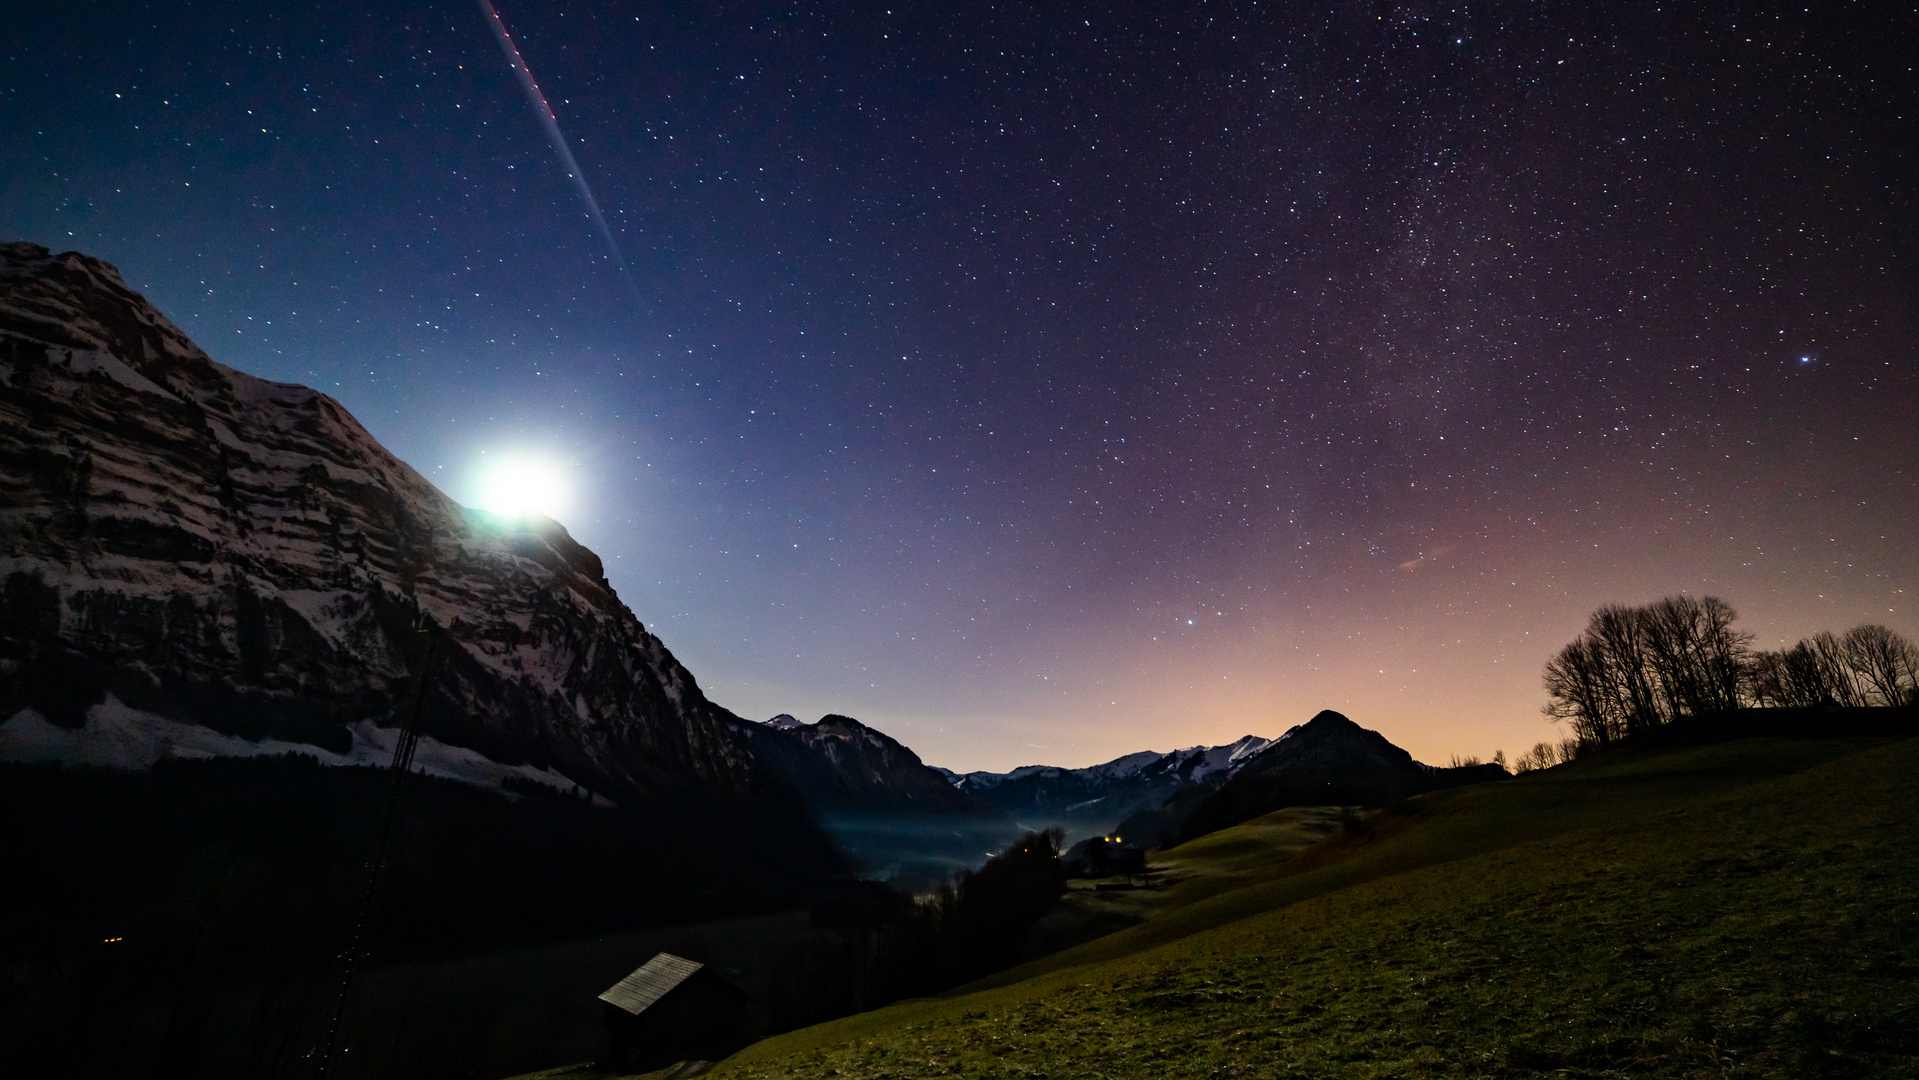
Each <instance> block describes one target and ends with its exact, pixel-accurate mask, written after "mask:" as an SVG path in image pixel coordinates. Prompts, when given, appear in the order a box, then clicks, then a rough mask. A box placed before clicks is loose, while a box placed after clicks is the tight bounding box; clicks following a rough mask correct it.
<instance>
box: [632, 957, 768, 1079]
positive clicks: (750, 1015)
mask: <svg viewBox="0 0 1919 1080" xmlns="http://www.w3.org/2000/svg"><path fill="white" fill-rule="evenodd" d="M600 1000H601V1001H603V1002H605V1003H606V1017H605V1019H606V1027H607V1032H608V1036H609V1038H608V1047H607V1061H606V1063H605V1064H606V1065H607V1066H608V1067H609V1068H611V1069H613V1070H615V1071H620V1070H624V1069H632V1068H638V1069H642V1070H645V1069H656V1068H659V1067H661V1066H663V1065H669V1064H672V1063H673V1062H675V1061H686V1060H704V1061H718V1060H719V1059H721V1058H723V1057H725V1056H726V1055H728V1054H730V1053H732V1052H733V1051H735V1050H738V1049H739V1048H740V1047H742V1046H745V1045H746V1044H747V1043H750V1042H752V1041H753V1040H754V1039H755V1038H757V1037H758V1036H759V1031H758V1027H759V1024H758V1021H757V1017H756V1015H755V1009H754V1003H753V999H752V998H751V997H750V996H749V995H748V994H747V993H746V991H744V990H741V989H740V988H739V987H737V986H734V985H733V984H732V983H731V982H728V981H727V980H726V978H725V977H724V976H722V975H720V973H719V972H717V971H714V970H713V969H712V968H709V967H707V966H706V965H705V964H701V963H698V962H696V961H693V960H688V959H686V958H685V957H681V956H674V955H673V954H672V953H664V952H663V953H659V954H657V955H655V956H654V957H653V959H651V960H648V961H647V962H646V963H644V964H642V965H640V967H639V968H638V969H637V970H635V971H634V972H633V974H631V975H628V976H627V977H626V978H624V979H621V980H620V981H619V982H618V983H615V984H614V985H613V986H612V987H611V988H610V989H608V990H607V991H606V992H605V993H603V994H601V995H600Z"/></svg>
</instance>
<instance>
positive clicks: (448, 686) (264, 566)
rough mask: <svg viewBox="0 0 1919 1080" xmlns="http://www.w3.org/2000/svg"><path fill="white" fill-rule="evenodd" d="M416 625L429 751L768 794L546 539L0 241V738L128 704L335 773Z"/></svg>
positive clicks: (120, 711) (577, 563)
mask: <svg viewBox="0 0 1919 1080" xmlns="http://www.w3.org/2000/svg"><path fill="white" fill-rule="evenodd" d="M456 619H457V620H458V623H457V625H456V623H455V620H456ZM421 626H437V627H453V629H451V630H450V631H449V632H448V636H447V638H446V645H445V647H443V648H442V649H441V650H440V651H441V657H442V658H441V661H440V663H439V664H438V666H437V668H436V671H435V673H434V675H433V677H432V678H431V680H430V681H429V684H428V685H429V687H430V692H429V695H428V697H427V705H426V711H425V713H424V721H423V728H424V731H425V732H426V734H427V735H428V736H429V737H431V738H432V739H434V740H437V741H438V742H439V743H441V744H444V745H446V746H449V747H463V748H468V749H471V750H473V751H477V752H478V753H480V754H482V755H484V756H485V757H487V758H489V759H491V760H493V761H495V762H499V763H502V764H504V765H508V766H526V767H528V769H530V770H532V771H535V772H539V773H541V774H546V773H554V774H559V775H561V776H563V777H564V778H565V780H568V781H571V782H572V783H575V784H578V785H581V786H583V787H586V788H589V789H591V790H593V791H595V792H597V793H600V794H603V795H606V796H608V797H610V798H612V799H614V800H616V801H624V800H634V799H642V800H643V799H646V798H649V797H652V796H656V795H660V794H663V793H664V792H666V791H668V790H673V789H679V788H685V787H687V786H689V785H690V786H693V787H699V788H707V789H720V790H725V791H733V792H739V793H749V792H753V791H757V790H761V789H769V790H770V786H769V785H770V781H769V778H768V776H767V775H766V773H765V771H764V770H763V769H761V768H760V767H759V766H758V764H757V763H756V761H755V758H754V756H753V754H752V751H751V748H750V746H749V742H748V739H747V737H746V736H745V735H743V734H742V732H741V731H740V730H739V729H738V727H737V726H736V725H735V723H734V722H733V721H734V718H732V717H731V714H729V713H726V712H725V710H722V709H720V708H718V707H717V706H715V705H713V704H711V703H710V702H708V701H707V700H706V698H705V696H704V695H703V694H702V693H701V692H700V688H699V686H698V685H697V684H696V683H695V681H694V679H693V676H692V675H691V674H690V673H689V672H688V671H687V670H686V669H685V668H684V667H682V666H681V665H680V664H679V663H678V662H677V661H676V660H675V659H674V658H673V655H672V654H671V653H670V652H668V651H667V649H666V647H665V646H664V645H663V644H662V643H661V642H660V640H659V639H658V638H656V637H654V636H653V635H651V634H649V633H647V631H646V630H645V628H644V627H643V626H642V625H641V624H640V622H639V620H638V619H636V618H635V617H634V615H633V613H632V612H630V611H629V610H627V608H626V607H625V606H624V605H623V604H621V603H620V600H619V598H618V597H617V596H616V595H615V594H614V592H613V589H612V588H611V587H610V586H609V585H608V584H607V581H606V578H605V576H604V575H603V573H602V569H601V565H600V560H599V558H598V557H597V556H595V555H594V554H593V553H592V552H591V551H588V550H587V549H586V548H584V547H582V546H580V545H579V544H578V543H576V542H574V540H573V539H572V538H571V537H570V536H568V535H567V532H566V530H565V529H563V528H562V527H560V526H559V525H558V524H556V523H555V522H552V521H550V520H547V519H545V518H541V517H530V518H525V519H507V518H502V517H498V516H495V515H491V514H487V513H484V512H481V511H476V510H469V509H466V508H463V507H461V506H459V505H457V504H456V503H454V502H453V501H452V500H451V499H449V498H447V497H446V496H445V495H443V494H441V493H440V492H439V491H438V490H437V489H435V488H434V487H433V485H432V484H430V483H428V482H427V481H426V480H425V479H424V478H422V477H421V476H420V475H419V474H418V473H416V472H415V471H414V470H412V469H411V468H409V467H408V466H407V465H405V464H404V463H402V462H401V461H399V460H398V459H396V458H395V457H394V456H393V455H392V454H390V453H388V452H387V451H386V450H385V449H384V448H382V447H381V446H380V445H379V443H378V442H376V441H375V440H374V439H373V437H372V436H371V435H369V434H368V433H367V431H366V430H365V429H364V428H362V427H361V426H360V425H359V423H358V422H356V421H355V420H354V419H353V417H352V416H350V415H348V413H347V411H346V410H345V409H343V408H342V407H341V406H340V405H339V404H338V403H337V402H335V401H333V400H332V399H331V398H329V397H327V396H326V395H325V394H322V393H319V392H318V391H315V390H310V389H308V388H306V387H303V386H296V385H291V384H286V383H272V382H267V381H265V380H262V379H257V378H254V377H253V376H250V375H247V374H244V373H242V372H239V371H235V370H233V369H232V368H228V367H225V366H223V365H221V364H218V363H215V362H214V361H213V360H211V359H210V358H208V356H207V355H206V354H205V353H204V352H202V351H201V350H200V349H199V348H198V347H197V346H195V345H194V344H193V343H192V342H191V341H189V340H188V339H187V338H186V336H185V335H184V334H182V333H181V332H180V330H179V329H178V328H176V327H175V326H174V325H173V324H172V323H170V322H168V321H167V319H166V318H165V317H164V316H163V315H161V314H160V313H159V312H158V311H156V310H155V309H154V308H153V307H152V306H151V305H149V304H148V303H147V302H146V301H145V300H144V299H142V298H141V297H140V296H138V295H137V294H135V293H134V292H132V291H130V290H129V289H128V288H127V287H126V285H125V283H124V282H123V281H122V280H121V278H120V275H119V273H118V272H117V271H116V270H115V269H114V268H113V267H112V266H109V265H107V264H106V263H103V262H100V261H98V260H96V259H91V258H88V257H86V256H83V255H79V254H77V253H67V254H63V255H50V254H49V253H48V252H47V250H46V249H44V248H40V247H37V246H35V245H31V244H18V243H16V244H6V245H0V721H6V720H8V719H9V718H20V719H21V720H22V722H23V723H24V722H29V721H30V722H35V723H43V724H45V723H50V724H52V725H55V726H59V727H62V728H64V729H67V730H70V731H71V730H76V729H79V730H84V729H85V727H86V725H87V724H88V723H89V716H90V715H93V716H106V715H108V714H112V715H125V714H127V713H128V712H129V711H131V712H132V713H134V714H137V715H144V716H155V717H159V718H163V719H166V720H169V721H173V722H176V723H186V724H192V725H200V726H203V727H205V728H210V729H213V730H214V731H216V732H218V733H221V734H224V735H227V736H233V737H237V738H240V739H245V740H254V741H258V740H264V739H273V740H280V741H287V742H293V743H302V744H310V745H313V746H316V747H320V748H324V749H325V750H327V751H328V752H330V753H333V754H345V753H347V752H348V751H349V750H350V749H351V747H352V745H353V741H354V739H355V735H354V732H353V727H354V725H363V724H364V722H366V721H373V722H374V723H376V724H380V725H390V724H392V723H394V722H395V713H396V712H397V710H398V707H399V705H400V703H402V702H403V701H404V700H405V698H406V694H407V692H408V689H409V687H410V685H411V680H412V678H413V673H414V672H416V671H417V670H418V667H419V663H420V657H421V653H422V650H423V646H424V642H425V640H426V637H425V635H424V634H422V633H420V632H418V628H419V627H421ZM29 710H30V711H31V712H29ZM116 710H117V711H116ZM33 714H37V716H35V715H33ZM102 722H105V721H102ZM131 764H138V763H131Z"/></svg>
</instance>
